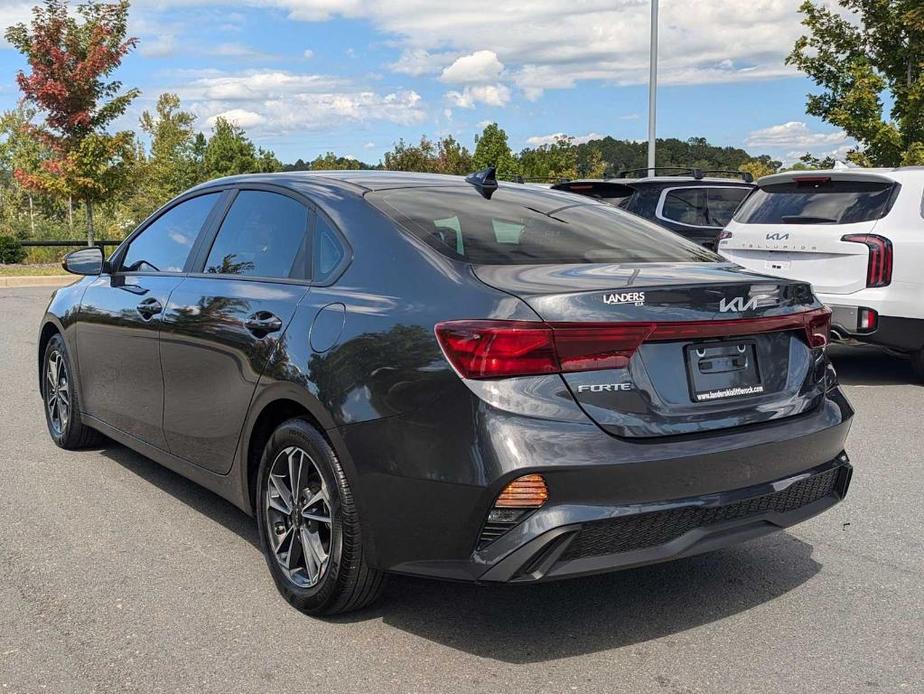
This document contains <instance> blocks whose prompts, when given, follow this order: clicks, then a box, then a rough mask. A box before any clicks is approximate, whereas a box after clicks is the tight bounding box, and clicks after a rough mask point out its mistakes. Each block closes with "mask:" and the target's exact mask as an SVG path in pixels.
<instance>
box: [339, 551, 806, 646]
mask: <svg viewBox="0 0 924 694" xmlns="http://www.w3.org/2000/svg"><path fill="white" fill-rule="evenodd" d="M811 555H812V547H811V545H808V544H806V543H804V542H802V541H801V540H798V539H796V538H795V537H793V536H792V535H789V534H787V533H776V534H774V535H772V536H769V537H765V538H761V539H758V540H754V541H752V542H750V543H748V544H745V545H741V546H737V547H733V548H729V549H725V550H722V551H718V552H713V553H711V554H707V555H702V556H698V557H691V558H688V559H682V560H679V561H675V562H670V563H666V564H658V565H654V566H648V567H642V568H638V569H630V570H627V571H621V572H617V573H612V574H605V575H601V576H592V577H587V578H578V579H572V580H568V581H559V582H553V583H547V584H535V585H512V586H504V585H501V586H476V585H470V584H464V583H447V582H438V581H428V580H423V579H416V578H408V577H401V576H392V577H390V582H389V584H388V587H387V589H386V591H385V595H384V598H383V600H382V601H381V602H380V603H379V604H378V605H377V606H374V607H372V608H371V609H370V610H367V611H364V612H361V613H357V614H355V615H345V616H343V617H340V618H335V620H334V621H337V622H352V621H362V620H364V619H375V618H379V619H381V620H382V621H383V622H384V623H385V624H387V625H389V626H392V627H394V628H396V629H401V630H402V631H406V632H409V633H411V634H415V635H417V636H419V637H421V638H425V639H428V640H430V641H433V642H436V643H439V644H441V645H444V646H449V647H451V648H456V649H459V650H461V651H465V652H467V653H470V654H472V655H476V656H479V657H483V658H490V659H494V660H498V661H502V662H507V663H533V662H543V661H547V660H556V659H559V658H568V657H571V656H577V655H584V654H587V653H594V652H598V651H604V650H608V649H612V648H621V647H624V646H632V645H635V644H641V643H644V642H645V641H649V640H651V639H656V638H660V637H663V636H669V635H671V634H676V633H679V632H683V631H686V630H688V629H693V628H695V627H698V626H701V625H703V624H708V623H711V622H715V621H718V620H721V619H724V618H727V617H733V616H734V615H737V614H740V613H742V612H745V611H747V610H750V609H752V608H754V607H758V606H760V605H762V604H764V603H767V602H770V601H772V600H774V599H776V598H778V597H780V596H781V595H784V594H785V593H787V592H789V591H791V590H793V589H794V588H797V587H798V586H800V585H802V584H803V583H805V582H806V581H808V580H809V579H810V578H812V577H813V576H814V575H815V574H817V573H818V572H819V570H820V569H821V565H820V564H818V563H817V562H816V561H814V560H813V559H812V556H811Z"/></svg>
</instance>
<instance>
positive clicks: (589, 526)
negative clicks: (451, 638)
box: [479, 454, 852, 583]
mask: <svg viewBox="0 0 924 694" xmlns="http://www.w3.org/2000/svg"><path fill="white" fill-rule="evenodd" d="M851 475H852V467H851V465H850V463H849V462H848V461H847V456H846V454H841V455H839V456H838V457H837V458H835V459H834V460H832V461H830V462H828V463H825V464H824V465H821V466H819V467H817V468H814V469H812V470H809V471H806V472H804V473H802V474H800V475H795V476H793V477H788V478H785V479H782V480H777V481H775V482H772V483H769V484H762V485H756V486H753V487H747V488H745V489H739V490H734V491H730V492H724V493H721V494H712V495H708V496H703V497H694V498H689V499H679V500H675V501H671V502H665V503H659V504H642V505H635V506H622V507H612V508H605V509H602V508H601V509H597V510H596V511H595V513H594V514H593V515H595V516H599V517H596V518H592V519H588V515H590V514H588V512H587V510H586V509H583V508H581V507H558V508H556V509H555V510H554V511H553V513H554V515H555V516H556V519H555V520H556V522H564V525H560V526H558V527H556V528H554V529H552V530H549V531H547V532H544V533H542V534H540V535H539V536H537V537H535V538H534V539H533V540H532V541H530V542H528V543H526V544H525V545H523V546H522V547H520V548H519V549H517V550H515V551H513V552H511V553H510V554H508V555H507V556H506V557H504V559H503V560H501V561H499V562H498V563H497V564H495V565H494V566H493V567H492V568H491V569H489V570H488V571H486V572H485V573H484V574H482V575H481V576H480V578H479V580H481V581H501V582H517V583H521V582H535V581H547V580H555V579H560V578H570V577H575V576H585V575H589V574H595V573H602V572H607V571H614V570H618V569H627V568H631V567H634V566H642V565H645V564H653V563H657V562H663V561H669V560H672V559H679V558H681V557H686V556H691V555H694V554H699V553H701V552H707V551H711V550H714V549H718V548H721V547H726V546H728V545H732V544H736V543H738V542H743V541H745V540H750V539H753V538H756V537H760V536H761V535H766V534H767V533H770V532H774V531H776V530H780V529H782V528H786V527H789V526H791V525H795V524H796V523H799V522H801V521H803V520H806V519H808V518H810V517H812V516H814V515H817V514H819V513H821V512H822V511H825V510H826V509H828V508H830V507H831V506H833V505H834V504H836V503H838V502H839V501H840V500H841V499H843V498H844V496H845V495H846V493H847V489H848V487H849V485H850V478H851ZM568 518H573V519H574V520H575V521H579V522H574V523H568V522H567V520H568Z"/></svg>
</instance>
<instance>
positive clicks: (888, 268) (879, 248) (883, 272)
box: [841, 234, 892, 287]
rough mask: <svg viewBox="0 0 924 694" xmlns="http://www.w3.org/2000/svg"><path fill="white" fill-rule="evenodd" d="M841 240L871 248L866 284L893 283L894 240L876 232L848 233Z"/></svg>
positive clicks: (882, 285) (886, 284) (876, 285)
mask: <svg viewBox="0 0 924 694" xmlns="http://www.w3.org/2000/svg"><path fill="white" fill-rule="evenodd" d="M841 241H847V242H849V243H862V244H863V245H864V246H866V247H867V248H869V261H868V262H867V264H866V286H867V287H887V286H888V285H889V284H891V283H892V242H891V241H889V239H887V238H885V237H884V236H878V235H876V234H847V236H844V237H842V238H841Z"/></svg>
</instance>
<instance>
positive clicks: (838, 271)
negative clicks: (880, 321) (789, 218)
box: [719, 221, 878, 294]
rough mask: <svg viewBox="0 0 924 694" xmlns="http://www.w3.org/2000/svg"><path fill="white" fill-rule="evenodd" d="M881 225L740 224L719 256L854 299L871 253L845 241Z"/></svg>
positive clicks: (728, 233) (731, 228)
mask: <svg viewBox="0 0 924 694" xmlns="http://www.w3.org/2000/svg"><path fill="white" fill-rule="evenodd" d="M877 224H878V222H877V221H868V222H858V223H856V224H837V225H827V224H781V225H775V224H737V223H735V222H732V223H731V224H730V225H729V226H728V228H727V229H726V231H725V234H726V237H725V238H723V239H722V240H721V241H720V242H719V253H720V254H721V255H722V256H724V257H725V258H727V259H728V260H731V261H733V262H735V263H738V264H739V265H742V266H744V267H745V268H747V269H749V270H752V271H754V272H761V273H766V274H768V275H774V276H776V277H782V278H786V279H790V280H803V281H811V283H812V286H813V287H814V289H815V291H817V292H821V293H823V294H851V293H853V292H856V291H859V290H861V289H863V288H865V287H866V277H867V266H868V262H869V249H868V248H867V247H866V246H864V245H863V244H859V243H851V242H849V241H843V240H842V239H843V237H844V236H849V235H864V234H872V233H874V230H875V229H876V226H877Z"/></svg>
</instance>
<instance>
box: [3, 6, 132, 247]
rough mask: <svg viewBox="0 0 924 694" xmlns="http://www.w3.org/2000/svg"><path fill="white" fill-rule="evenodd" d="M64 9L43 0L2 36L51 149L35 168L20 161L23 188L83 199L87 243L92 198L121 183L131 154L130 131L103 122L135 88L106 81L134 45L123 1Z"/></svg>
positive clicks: (36, 130) (35, 129)
mask: <svg viewBox="0 0 924 694" xmlns="http://www.w3.org/2000/svg"><path fill="white" fill-rule="evenodd" d="M77 15H78V17H79V19H78V18H77V17H73V16H70V15H69V14H68V2H67V0H45V4H44V6H39V7H36V8H34V9H33V11H32V23H31V26H26V25H25V24H23V23H20V24H16V25H15V26H12V27H10V28H9V29H7V31H6V34H5V36H6V39H7V41H9V42H10V43H11V44H12V45H13V46H14V47H15V48H16V49H17V50H19V51H20V52H21V53H23V54H24V55H25V56H26V59H27V61H28V63H29V69H30V72H29V74H26V73H25V72H24V71H22V70H20V71H19V72H18V73H17V75H16V81H17V84H18V85H19V88H20V90H21V91H22V93H23V99H24V101H25V102H26V103H28V104H30V105H32V106H34V107H35V108H36V109H37V110H38V112H39V113H40V114H41V115H42V116H43V117H44V123H43V124H42V125H31V124H30V125H29V126H28V128H29V130H30V132H31V133H32V134H33V135H34V136H35V137H36V138H37V139H38V140H39V141H40V142H41V143H42V144H43V145H45V146H46V147H47V148H48V149H49V151H50V153H49V156H48V157H47V158H45V159H44V160H43V161H42V162H41V163H40V165H39V166H38V167H37V168H35V169H34V170H31V171H30V170H25V169H19V170H17V172H16V177H17V180H19V182H20V183H21V184H22V185H23V186H24V187H26V188H30V189H33V190H38V191H42V192H46V193H50V194H53V195H56V196H58V197H61V198H63V199H68V198H71V197H76V198H77V199H80V200H82V201H83V202H84V204H85V206H86V212H87V241H88V243H91V244H92V243H93V204H94V203H96V202H100V201H102V200H105V199H107V198H108V197H110V196H111V195H113V194H115V193H117V192H119V190H120V189H121V188H123V187H124V186H125V185H127V183H128V176H127V175H126V173H127V167H128V165H129V163H130V162H131V160H132V159H133V157H134V150H133V147H132V143H133V136H132V134H131V133H129V132H121V133H116V134H114V135H110V134H108V133H107V132H106V127H107V126H108V125H109V124H110V123H111V122H112V121H113V120H114V119H116V118H118V117H119V116H121V115H122V114H123V113H124V112H125V109H126V108H128V105H129V104H130V103H131V101H132V100H133V99H134V98H135V97H136V96H137V95H138V94H139V93H140V92H139V91H138V90H137V89H129V90H128V91H126V92H124V93H120V92H122V83H121V82H119V81H107V78H108V77H109V76H110V75H111V74H112V72H113V71H114V70H115V69H116V68H117V67H118V66H119V65H120V64H121V62H122V58H123V57H125V55H126V54H127V53H128V52H129V51H130V50H131V49H132V48H134V46H135V45H136V43H137V41H136V39H134V38H126V33H127V21H128V2H127V0H121V2H116V3H113V4H104V3H100V2H97V1H96V0H90V1H89V2H87V3H86V4H83V5H80V6H78V8H77Z"/></svg>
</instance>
